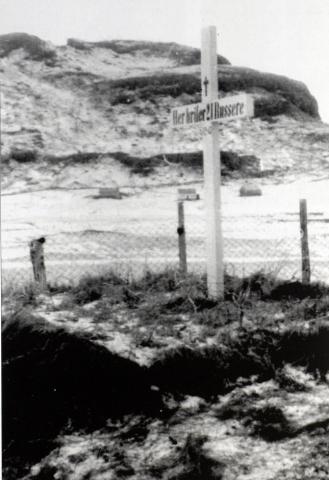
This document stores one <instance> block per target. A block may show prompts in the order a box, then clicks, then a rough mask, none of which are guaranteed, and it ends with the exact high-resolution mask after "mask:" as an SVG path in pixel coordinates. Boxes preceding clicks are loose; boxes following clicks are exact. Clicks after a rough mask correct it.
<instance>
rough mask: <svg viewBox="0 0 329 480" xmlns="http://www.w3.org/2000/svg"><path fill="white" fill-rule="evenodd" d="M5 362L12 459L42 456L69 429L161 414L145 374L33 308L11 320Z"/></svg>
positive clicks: (6, 441)
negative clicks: (15, 455) (36, 314)
mask: <svg viewBox="0 0 329 480" xmlns="http://www.w3.org/2000/svg"><path fill="white" fill-rule="evenodd" d="M2 359H3V370H2V381H3V384H2V386H3V392H4V395H3V445H4V447H5V452H6V455H10V454H11V453H12V452H20V453H21V454H22V453H24V452H25V454H27V455H28V452H27V450H31V451H30V454H31V455H33V453H35V454H37V455H38V454H40V452H41V450H42V448H46V447H47V442H48V441H51V440H52V439H53V438H54V437H55V436H56V435H57V434H58V433H59V431H60V430H61V429H62V428H63V427H65V426H66V427H67V426H68V425H70V426H71V428H97V427H99V426H102V425H104V424H105V421H106V419H107V418H118V417H120V416H122V415H124V414H127V413H137V412H143V413H147V414H150V415H153V414H156V413H159V411H160V410H161V402H160V399H159V396H158V394H157V392H154V391H153V390H152V389H151V384H150V383H149V381H148V377H147V371H146V370H145V369H143V368H142V367H140V366H139V365H137V364H136V363H134V362H132V361H130V360H127V359H124V358H121V357H119V356H118V355H115V354H113V353H111V352H109V351H108V350H107V349H106V348H104V347H102V346H99V345H97V344H95V343H93V342H92V341H91V340H89V339H88V338H86V337H83V336H78V335H73V334H70V333H68V332H67V331H65V330H64V329H59V328H56V327H52V326H50V325H49V324H48V323H47V322H45V321H44V320H42V319H40V318H38V317H33V316H31V315H30V314H28V313H27V312H26V311H23V312H21V313H19V314H18V315H15V316H12V317H11V318H8V319H6V320H5V321H4V324H3V329H2Z"/></svg>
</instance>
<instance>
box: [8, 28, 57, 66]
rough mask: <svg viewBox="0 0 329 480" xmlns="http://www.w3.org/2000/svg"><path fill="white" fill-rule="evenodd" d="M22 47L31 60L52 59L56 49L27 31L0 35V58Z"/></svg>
mask: <svg viewBox="0 0 329 480" xmlns="http://www.w3.org/2000/svg"><path fill="white" fill-rule="evenodd" d="M19 48H23V49H24V50H25V51H26V52H27V53H28V55H29V57H30V59H31V60H38V61H52V60H55V58H56V56H57V55H56V51H55V49H52V48H50V47H49V45H47V43H46V42H45V41H43V40H41V39H40V38H39V37H36V36H35V35H29V34H27V33H8V34H5V35H0V58H1V57H6V56H8V55H9V54H10V53H11V52H12V51H14V50H17V49H19Z"/></svg>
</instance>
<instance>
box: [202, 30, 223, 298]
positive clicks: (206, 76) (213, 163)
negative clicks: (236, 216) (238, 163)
mask: <svg viewBox="0 0 329 480" xmlns="http://www.w3.org/2000/svg"><path fill="white" fill-rule="evenodd" d="M201 88H202V102H203V103H207V102H209V101H211V100H217V99H218V73H217V38H216V27H214V26H210V27H205V28H204V29H203V30H202V41H201ZM203 169H204V188H205V207H206V235H207V239H206V250H207V253H206V254H207V286H208V295H209V296H210V297H212V298H217V299H220V298H223V296H224V266H223V239H222V227H221V198H220V184H221V175H220V152H219V125H218V123H215V122H212V124H211V126H210V127H209V133H207V134H206V135H205V136H204V139H203Z"/></svg>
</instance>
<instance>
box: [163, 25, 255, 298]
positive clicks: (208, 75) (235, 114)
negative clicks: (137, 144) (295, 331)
mask: <svg viewBox="0 0 329 480" xmlns="http://www.w3.org/2000/svg"><path fill="white" fill-rule="evenodd" d="M201 79H204V81H202V80H201V89H202V102H201V103H195V104H192V105H185V106H183V107H177V108H174V109H173V110H172V112H171V120H172V126H173V127H186V126H191V125H201V126H202V125H205V124H207V123H209V124H210V127H209V131H208V132H207V133H206V134H205V136H204V138H203V171H204V189H205V211H206V250H207V253H206V256H207V286H208V295H209V296H210V297H212V298H223V297H224V264H223V237H222V224H221V198H220V184H221V179H220V149H219V123H220V122H224V121H227V120H230V119H235V118H243V117H252V116H253V115H254V104H253V99H252V97H250V96H249V95H247V94H245V93H240V94H238V95H234V96H231V97H224V98H220V99H219V98H218V72H217V37H216V27H214V26H210V27H206V28H204V29H203V30H202V42H201ZM202 87H204V88H202ZM208 87H209V88H208ZM208 93H209V95H208Z"/></svg>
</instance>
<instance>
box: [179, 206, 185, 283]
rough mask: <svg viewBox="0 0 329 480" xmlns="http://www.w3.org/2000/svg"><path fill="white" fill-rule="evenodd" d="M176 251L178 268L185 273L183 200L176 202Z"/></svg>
mask: <svg viewBox="0 0 329 480" xmlns="http://www.w3.org/2000/svg"><path fill="white" fill-rule="evenodd" d="M177 234H178V253H179V268H180V271H181V272H182V273H183V274H184V275H185V274H186V273H187V261H186V237H185V222H184V202H178V228H177Z"/></svg>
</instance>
